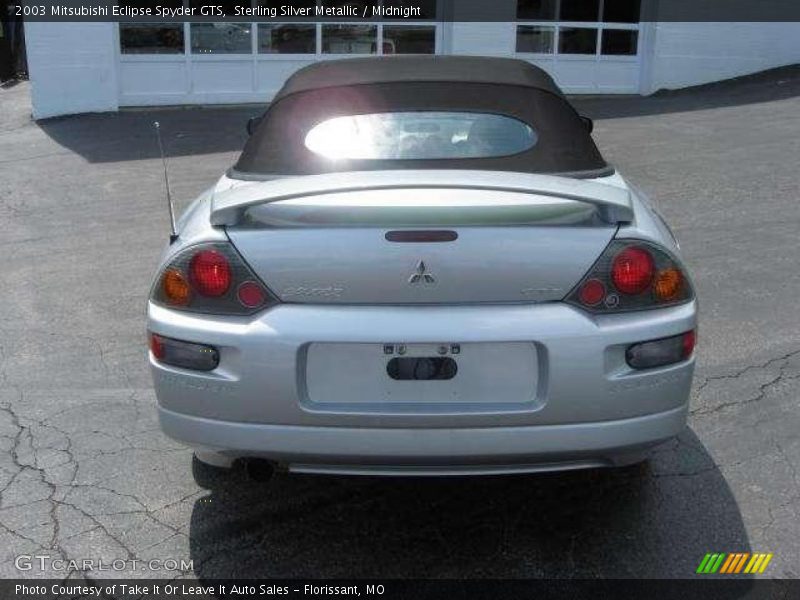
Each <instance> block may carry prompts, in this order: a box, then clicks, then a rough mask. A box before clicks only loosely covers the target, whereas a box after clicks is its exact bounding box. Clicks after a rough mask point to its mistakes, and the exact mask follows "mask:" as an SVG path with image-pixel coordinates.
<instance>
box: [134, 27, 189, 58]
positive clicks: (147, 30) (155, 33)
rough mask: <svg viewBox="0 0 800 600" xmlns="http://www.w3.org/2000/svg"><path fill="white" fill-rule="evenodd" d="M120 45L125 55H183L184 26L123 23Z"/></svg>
mask: <svg viewBox="0 0 800 600" xmlns="http://www.w3.org/2000/svg"><path fill="white" fill-rule="evenodd" d="M119 45H120V51H121V52H122V53H123V54H183V53H184V39H183V25H182V24H180V23H177V24H175V25H161V24H155V23H121V24H120V26H119Z"/></svg>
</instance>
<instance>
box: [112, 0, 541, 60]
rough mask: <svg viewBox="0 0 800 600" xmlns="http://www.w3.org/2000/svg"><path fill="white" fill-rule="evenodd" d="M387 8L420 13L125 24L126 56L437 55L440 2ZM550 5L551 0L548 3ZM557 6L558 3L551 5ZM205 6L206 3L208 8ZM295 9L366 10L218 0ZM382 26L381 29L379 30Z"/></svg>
mask: <svg viewBox="0 0 800 600" xmlns="http://www.w3.org/2000/svg"><path fill="white" fill-rule="evenodd" d="M379 1H380V3H382V5H383V6H384V7H386V8H401V9H409V8H415V9H419V15H415V16H414V17H411V18H392V19H390V18H389V17H387V18H386V19H377V20H374V21H372V22H369V23H364V22H363V21H361V22H351V23H338V22H337V23H320V22H316V23H315V22H313V21H305V22H299V23H283V22H274V23H265V22H260V23H240V22H237V23H231V22H215V23H206V22H203V23H190V24H179V23H175V24H167V25H164V24H153V23H150V24H143V23H142V24H128V23H125V24H120V25H119V31H120V52H121V53H122V54H183V53H184V52H186V45H187V44H186V40H185V39H184V38H185V37H188V38H189V40H188V41H189V44H188V45H189V49H190V52H191V54H193V55H205V54H209V55H213V54H234V55H235V54H246V55H252V54H253V52H254V51H255V53H256V54H258V55H260V56H262V57H263V58H265V59H266V58H267V57H268V56H271V55H280V54H304V55H322V54H343V55H346V54H435V53H436V46H437V40H438V37H439V36H438V29H439V25H438V24H436V23H426V21H431V20H435V19H436V17H437V10H438V7H439V5H438V2H437V0H376V1H370V2H367V3H366V5H368V6H369V7H370V12H371V7H372V6H373V5H375V4H378V2H379ZM543 1H547V0H543ZM549 1H551V2H555V1H556V0H549ZM120 2H126V3H139V4H148V5H149V4H150V2H148V1H147V0H120ZM200 2H201V0H163V2H162V4H164V5H167V4H169V6H171V7H173V8H176V7H180V6H185V7H188V8H192V7H194V8H197V7H198V6H200V4H199V3H200ZM203 3H204V2H203ZM289 3H291V5H292V6H294V7H306V8H314V7H316V6H327V7H339V8H341V7H344V6H356V7H358V6H361V7H362V9H363V5H364V3H363V2H356V1H353V0H289V1H287V0H219V2H218V5H219V6H222V7H223V9H224V10H225V11H226V14H228V15H233V14H235V12H234V11H235V8H236V7H237V6H243V7H270V8H276V9H278V10H279V11H280V7H281V6H285V5H287V4H289ZM379 23H380V24H379Z"/></svg>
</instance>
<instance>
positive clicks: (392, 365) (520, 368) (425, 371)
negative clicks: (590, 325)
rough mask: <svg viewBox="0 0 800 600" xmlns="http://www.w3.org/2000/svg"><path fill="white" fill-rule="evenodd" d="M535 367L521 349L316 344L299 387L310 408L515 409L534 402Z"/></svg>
mask: <svg viewBox="0 0 800 600" xmlns="http://www.w3.org/2000/svg"><path fill="white" fill-rule="evenodd" d="M537 364H538V361H537V349H536V346H535V344H532V343H526V342H492V343H456V342H442V343H435V344H427V343H423V344H417V343H404V342H386V343H383V344H361V343H341V344H339V343H315V344H311V345H310V346H309V348H308V354H307V356H306V372H305V381H306V390H307V393H308V401H310V402H312V403H315V404H370V403H374V404H386V403H401V404H406V403H414V404H420V403H421V404H442V403H447V404H452V403H470V404H521V403H530V402H533V401H534V400H535V396H536V389H537V385H538V377H539V374H538V369H537Z"/></svg>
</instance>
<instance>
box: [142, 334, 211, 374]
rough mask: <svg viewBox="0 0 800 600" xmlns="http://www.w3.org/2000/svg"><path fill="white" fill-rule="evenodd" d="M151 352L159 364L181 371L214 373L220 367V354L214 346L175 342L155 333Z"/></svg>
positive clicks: (151, 336)
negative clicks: (177, 368) (178, 368)
mask: <svg viewBox="0 0 800 600" xmlns="http://www.w3.org/2000/svg"><path fill="white" fill-rule="evenodd" d="M150 351H151V352H152V353H153V358H155V359H156V360H158V361H159V362H162V363H164V364H165V365H172V366H174V367H180V368H181V369H191V370H193V371H213V370H214V369H216V368H217V366H218V365H219V352H218V351H217V349H216V348H214V347H213V346H206V345H204V344H193V343H191V342H182V341H180V340H173V339H172V338H167V337H164V336H161V335H157V334H155V333H151V334H150Z"/></svg>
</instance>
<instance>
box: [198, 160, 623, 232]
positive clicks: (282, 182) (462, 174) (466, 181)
mask: <svg viewBox="0 0 800 600" xmlns="http://www.w3.org/2000/svg"><path fill="white" fill-rule="evenodd" d="M436 188H440V189H470V190H487V191H500V192H516V193H521V194H533V195H539V196H548V197H552V198H561V199H565V200H573V201H578V202H585V203H588V204H593V205H594V206H596V207H597V211H598V213H599V216H600V218H601V219H602V220H603V221H605V222H607V223H610V224H620V223H629V222H631V221H632V220H633V207H632V204H631V195H630V192H629V191H628V190H625V189H622V188H619V187H615V186H611V185H606V184H604V183H598V182H596V181H590V180H586V179H572V178H569V177H559V176H556V175H533V174H526V173H510V172H501V171H464V170H449V171H434V170H409V171H401V170H394V171H358V172H345V173H331V174H324V175H305V176H293V177H284V178H279V179H272V180H269V181H262V182H258V183H248V184H246V185H243V186H240V187H235V188H233V189H230V190H227V191H224V192H219V193H217V194H215V195H214V198H213V200H212V205H211V224H212V225H215V226H223V225H236V224H237V223H238V222H239V219H240V216H241V214H242V212H244V210H245V209H247V208H249V207H251V206H256V205H259V204H265V203H270V202H279V201H281V200H291V199H294V198H302V197H308V196H318V195H323V194H331V193H342V192H360V191H373V190H396V189H436Z"/></svg>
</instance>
